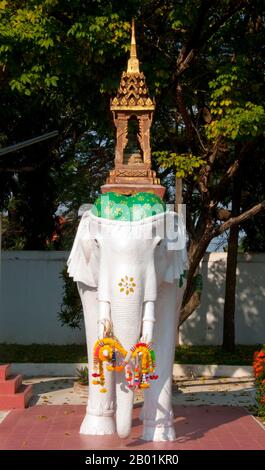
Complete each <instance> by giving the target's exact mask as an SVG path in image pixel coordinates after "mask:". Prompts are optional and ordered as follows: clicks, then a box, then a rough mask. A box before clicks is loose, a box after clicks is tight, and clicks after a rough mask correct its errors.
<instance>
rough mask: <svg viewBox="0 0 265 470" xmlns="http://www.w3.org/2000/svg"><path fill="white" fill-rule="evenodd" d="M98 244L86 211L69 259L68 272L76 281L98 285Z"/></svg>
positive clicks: (90, 285)
mask: <svg viewBox="0 0 265 470" xmlns="http://www.w3.org/2000/svg"><path fill="white" fill-rule="evenodd" d="M98 255H99V253H98V246H97V244H96V241H95V239H94V236H93V233H91V228H90V224H89V213H88V212H85V213H84V214H83V216H82V218H81V221H80V223H79V226H78V229H77V233H76V236H75V240H74V244H73V247H72V250H71V253H70V255H69V258H68V260H67V266H68V269H67V270H68V274H69V276H70V277H72V278H73V280H74V281H75V282H82V283H84V284H86V285H87V286H89V287H94V288H95V287H97V285H98V266H99V257H98Z"/></svg>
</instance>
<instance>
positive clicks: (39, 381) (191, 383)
mask: <svg viewBox="0 0 265 470" xmlns="http://www.w3.org/2000/svg"><path fill="white" fill-rule="evenodd" d="M24 382H25V383H26V384H33V393H34V397H33V399H32V401H31V404H37V405H62V404H68V405H85V404H86V402H87V391H86V390H85V391H84V392H83V393H82V392H79V393H76V392H75V390H74V379H73V378H69V377H65V378H62V377H58V378H56V377H46V378H36V377H35V378H32V379H28V380H24ZM173 392H174V397H173V402H174V404H175V405H197V406H198V405H225V406H245V407H247V408H248V407H250V408H251V407H253V405H254V404H255V388H254V383H253V380H252V379H250V378H241V379H238V378H214V379H208V378H207V379H206V378H203V377H202V378H197V379H184V378H183V377H182V378H178V379H175V385H174V388H173ZM142 399H143V397H142V396H141V394H139V395H137V397H136V401H138V402H139V401H142Z"/></svg>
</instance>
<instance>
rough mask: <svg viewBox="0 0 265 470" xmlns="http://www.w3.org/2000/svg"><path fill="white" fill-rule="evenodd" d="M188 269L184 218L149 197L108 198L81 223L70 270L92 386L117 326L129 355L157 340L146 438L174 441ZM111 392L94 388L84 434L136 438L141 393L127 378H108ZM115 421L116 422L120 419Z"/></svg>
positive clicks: (117, 375) (144, 414) (146, 411)
mask: <svg viewBox="0 0 265 470" xmlns="http://www.w3.org/2000/svg"><path fill="white" fill-rule="evenodd" d="M186 269H187V256H186V232H185V226H184V222H183V220H182V218H181V217H180V216H178V215H177V214H176V213H175V212H170V211H168V212H167V211H166V209H165V205H164V203H163V202H162V200H161V199H160V198H159V197H158V196H156V195H154V194H149V193H139V194H137V195H135V196H131V197H126V196H119V195H117V194H115V193H107V194H104V195H101V196H100V197H99V198H98V199H97V201H96V203H95V205H94V206H93V208H92V210H90V211H86V212H85V213H84V214H83V216H82V219H81V221H80V224H79V227H78V231H77V234H76V238H75V241H74V244H73V248H72V251H71V254H70V257H69V259H68V272H69V275H70V276H71V277H73V279H74V280H75V281H76V282H77V284H78V290H79V294H80V297H81V300H82V305H83V310H84V319H85V330H86V338H87V344H88V357H89V366H90V367H89V383H90V384H92V367H91V365H92V364H93V346H94V344H95V342H96V341H97V339H98V338H102V337H103V334H104V327H105V326H106V324H107V322H108V321H111V322H112V325H113V334H114V335H115V337H116V338H118V340H119V341H120V343H121V344H122V346H123V347H124V348H125V349H126V350H127V351H128V350H129V349H130V348H131V346H133V345H134V344H135V343H136V342H137V341H139V339H140V338H144V340H145V341H146V342H150V341H153V348H154V350H155V353H156V360H157V368H156V373H157V374H158V379H157V380H156V381H154V382H152V385H151V387H150V388H149V389H147V390H146V391H144V406H143V410H142V420H143V436H142V437H143V439H144V440H153V441H167V440H174V439H175V430H174V426H173V412H172V403H171V401H172V390H171V389H172V367H173V361H174V352H175V341H176V329H177V323H178V318H179V312H180V307H181V303H182V296H183V290H184V283H185V281H184V282H183V273H184V271H185V270H186ZM105 377H106V387H107V390H108V392H107V393H100V390H99V388H98V387H97V386H95V385H90V386H89V398H88V404H87V410H86V416H85V418H84V420H83V422H82V425H81V428H80V433H82V434H92V435H104V434H112V433H114V432H116V431H117V433H118V435H119V436H120V437H121V438H126V437H128V436H129V434H130V431H131V426H132V410H133V399H134V396H133V395H134V394H133V391H132V390H131V389H129V388H128V386H127V383H126V381H125V377H124V373H121V372H119V373H118V372H108V371H106V373H105ZM115 418H116V419H115Z"/></svg>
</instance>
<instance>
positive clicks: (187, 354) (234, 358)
mask: <svg viewBox="0 0 265 470" xmlns="http://www.w3.org/2000/svg"><path fill="white" fill-rule="evenodd" d="M260 347H261V345H257V344H255V345H237V346H236V348H235V352H234V353H233V354H228V353H225V352H223V351H222V348H221V346H188V345H181V346H178V347H177V348H176V352H175V362H176V363H178V364H227V365H249V366H251V365H252V363H253V354H254V351H256V350H257V349H259V348H260ZM0 358H1V362H2V363H4V364H5V363H9V362H21V363H25V362H32V363H38V362H40V363H45V362H46V363H53V362H56V363H57V362H58V363H62V364H63V363H67V362H68V363H83V364H86V363H87V361H88V359H87V349H86V345H85V344H83V345H79V344H67V345H55V344H27V345H25V344H6V343H0Z"/></svg>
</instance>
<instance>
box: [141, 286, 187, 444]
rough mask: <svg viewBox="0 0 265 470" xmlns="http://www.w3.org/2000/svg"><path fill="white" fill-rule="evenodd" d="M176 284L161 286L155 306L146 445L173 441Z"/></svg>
mask: <svg viewBox="0 0 265 470" xmlns="http://www.w3.org/2000/svg"><path fill="white" fill-rule="evenodd" d="M177 293H178V290H177V286H176V284H173V285H172V284H169V283H165V284H163V286H162V288H161V289H160V291H159V296H158V299H157V304H156V314H155V317H156V323H155V327H154V350H155V352H156V359H157V367H156V374H157V375H158V379H157V380H155V381H153V382H151V387H150V389H147V390H146V391H145V401H144V408H143V412H142V416H141V417H142V419H143V425H144V429H143V439H144V440H147V441H149V440H150V441H174V440H175V439H176V434H175V428H174V416H173V410H172V368H173V361H174V353H175V341H176V324H177V319H178V314H176V298H177ZM180 303H181V302H180Z"/></svg>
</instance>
